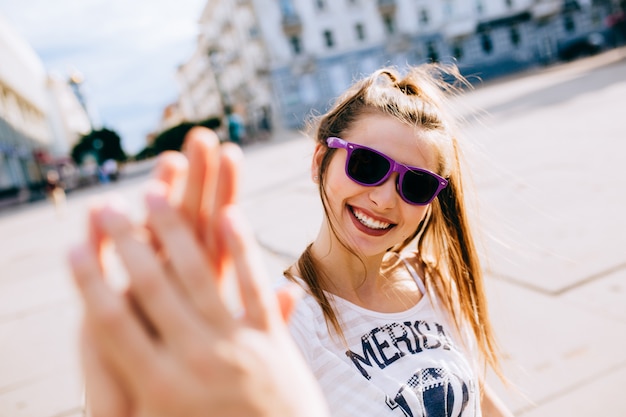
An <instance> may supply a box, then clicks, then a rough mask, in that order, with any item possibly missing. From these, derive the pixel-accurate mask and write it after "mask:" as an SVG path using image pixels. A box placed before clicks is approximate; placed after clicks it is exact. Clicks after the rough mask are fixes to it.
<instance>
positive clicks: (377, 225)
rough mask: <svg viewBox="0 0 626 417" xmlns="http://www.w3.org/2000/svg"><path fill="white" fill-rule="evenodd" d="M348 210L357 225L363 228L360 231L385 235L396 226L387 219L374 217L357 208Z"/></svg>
mask: <svg viewBox="0 0 626 417" xmlns="http://www.w3.org/2000/svg"><path fill="white" fill-rule="evenodd" d="M348 208H349V210H350V213H352V217H353V219H354V220H355V224H357V226H361V227H359V229H361V230H363V231H366V232H368V233H370V234H377V235H378V234H383V233H385V232H387V231H388V230H390V229H391V228H393V227H394V226H395V224H394V223H391V222H390V221H388V220H387V219H382V218H375V217H372V216H371V215H370V214H368V213H366V212H364V211H363V210H361V209H359V208H357V207H352V206H348Z"/></svg>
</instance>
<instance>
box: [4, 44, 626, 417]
mask: <svg viewBox="0 0 626 417" xmlns="http://www.w3.org/2000/svg"><path fill="white" fill-rule="evenodd" d="M455 106H456V108H457V109H458V112H459V113H460V114H461V115H463V116H464V117H465V122H464V124H463V125H462V129H461V133H462V136H463V138H464V140H466V141H467V142H468V143H467V145H468V146H467V148H468V152H467V154H466V157H467V162H468V167H469V168H470V169H469V170H468V172H470V173H471V174H470V177H469V181H468V183H469V185H470V187H472V188H473V189H474V192H473V193H472V195H471V196H470V197H471V201H472V203H471V207H472V215H473V217H474V220H475V223H476V226H477V227H478V230H479V237H480V240H479V244H480V246H481V248H482V249H481V251H482V253H483V258H484V267H485V269H486V271H487V279H488V281H487V290H488V299H489V303H490V309H491V314H492V317H493V320H494V325H495V329H496V334H497V335H498V337H499V340H500V343H501V345H502V348H503V352H504V359H503V366H504V371H505V374H506V375H507V376H508V377H509V378H510V380H511V385H512V387H511V388H506V387H504V386H503V384H501V383H499V382H498V381H497V379H495V378H494V377H493V376H492V375H490V376H489V381H490V382H491V383H492V384H493V385H494V386H495V389H496V390H497V391H498V393H500V394H501V395H502V397H503V398H504V400H505V402H506V403H507V404H508V405H509V406H510V407H511V409H512V410H513V411H514V412H515V415H516V416H524V417H548V416H555V415H562V416H569V417H583V416H585V417H587V416H596V415H601V416H604V417H623V416H625V415H626V402H623V401H621V398H620V396H621V390H622V389H621V388H622V387H624V386H626V355H625V353H624V352H626V307H625V306H626V250H625V248H626V233H624V231H625V230H626V217H625V216H624V210H625V209H626V192H625V191H624V190H625V189H626V173H625V172H624V170H623V166H624V160H623V159H624V155H625V153H626V141H625V140H624V139H626V134H625V129H624V126H625V125H624V118H625V117H626V113H625V109H626V49H618V50H613V51H609V52H606V53H603V54H601V55H598V56H595V57H591V58H586V59H583V60H580V61H577V62H573V63H569V64H565V65H560V66H554V67H549V68H545V69H542V70H534V71H533V72H530V73H527V74H524V75H521V76H515V77H511V78H508V79H503V80H498V81H495V82H491V83H489V84H486V85H484V86H479V87H478V88H477V89H476V90H475V91H472V92H470V93H467V94H464V95H463V97H461V98H460V99H457V100H456V101H455ZM312 151H313V142H312V140H310V139H307V138H304V137H303V136H302V135H301V134H299V133H297V132H281V133H279V134H277V136H276V137H275V138H274V139H273V140H272V141H270V142H269V143H258V144H252V145H251V146H249V147H247V148H246V149H245V154H246V168H245V172H244V176H243V185H242V203H243V207H244V210H245V211H246V213H247V215H248V217H249V219H250V221H251V223H252V226H253V228H254V230H255V233H256V236H257V238H258V240H259V242H260V244H261V245H262V247H263V249H264V253H265V254H266V258H265V259H266V262H267V267H268V270H269V273H270V276H274V277H279V276H280V274H281V271H282V269H283V268H284V267H286V266H287V265H289V263H291V262H293V261H294V260H295V259H297V257H298V255H299V253H300V252H301V251H302V250H303V249H304V247H305V245H306V244H307V242H309V241H311V240H312V239H313V238H314V237H315V234H316V232H317V229H318V226H319V223H320V221H321V216H322V210H321V204H320V203H319V198H318V196H317V192H316V188H315V186H314V184H313V183H312V181H311V178H310V173H309V164H310V157H311V155H312ZM145 178H146V176H145V175H144V176H142V175H139V176H133V177H132V178H128V179H123V180H122V181H120V182H119V183H115V184H107V185H102V186H99V187H96V188H92V189H87V190H81V191H77V192H74V193H70V194H69V195H68V200H67V207H65V209H64V210H62V211H61V212H60V213H57V212H56V211H55V209H54V207H53V206H52V204H51V203H50V202H48V201H42V202H38V203H35V204H32V205H30V206H22V207H19V208H11V209H7V210H4V211H0V236H2V238H1V240H0V245H1V246H0V249H1V250H0V265H1V268H2V269H1V271H2V272H1V274H0V417H61V416H64V417H76V416H80V415H82V411H81V398H82V384H81V378H80V373H79V364H78V353H77V346H76V345H77V341H76V334H77V325H78V322H79V316H80V308H81V307H80V303H79V301H78V299H77V297H76V294H75V293H74V289H73V287H72V284H71V281H70V277H69V272H68V268H67V265H66V262H65V256H66V255H65V254H66V252H67V248H68V247H69V246H70V245H71V244H72V243H75V242H78V241H80V239H82V238H83V237H84V234H85V230H84V229H85V222H86V220H85V213H86V208H87V206H88V205H89V204H90V201H92V199H93V198H96V197H102V195H105V194H106V193H107V192H115V193H119V194H121V195H122V196H123V197H124V198H126V199H127V200H128V201H129V203H130V206H131V207H133V208H134V210H135V213H134V214H135V215H136V216H137V217H138V218H139V217H140V216H141V215H142V202H141V186H142V182H143V181H144V180H145Z"/></svg>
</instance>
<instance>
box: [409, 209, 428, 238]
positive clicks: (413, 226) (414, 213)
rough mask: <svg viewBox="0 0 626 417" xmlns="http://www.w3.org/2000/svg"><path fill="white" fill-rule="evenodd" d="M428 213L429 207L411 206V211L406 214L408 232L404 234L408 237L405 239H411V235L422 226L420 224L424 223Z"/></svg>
mask: <svg viewBox="0 0 626 417" xmlns="http://www.w3.org/2000/svg"><path fill="white" fill-rule="evenodd" d="M427 213H428V206H411V207H409V210H408V211H407V212H406V216H407V217H405V218H406V219H409V220H407V222H406V228H407V231H406V232H404V234H405V235H406V236H405V237H409V236H410V235H411V234H413V233H414V232H415V231H416V230H417V227H418V226H419V225H420V223H421V222H422V220H423V219H424V218H425V217H426V214H427Z"/></svg>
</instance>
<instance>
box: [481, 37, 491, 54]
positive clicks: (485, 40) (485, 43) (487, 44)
mask: <svg viewBox="0 0 626 417" xmlns="http://www.w3.org/2000/svg"><path fill="white" fill-rule="evenodd" d="M480 43H481V46H482V47H483V52H485V53H486V54H490V53H491V51H493V42H492V41H491V34H489V33H483V34H482V35H481V37H480Z"/></svg>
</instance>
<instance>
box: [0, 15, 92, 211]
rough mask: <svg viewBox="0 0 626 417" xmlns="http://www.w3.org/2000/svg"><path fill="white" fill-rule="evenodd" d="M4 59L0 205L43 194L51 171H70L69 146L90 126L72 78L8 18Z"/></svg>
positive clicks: (3, 24)
mask: <svg viewBox="0 0 626 417" xmlns="http://www.w3.org/2000/svg"><path fill="white" fill-rule="evenodd" d="M0 62H2V65H0V203H3V202H4V203H6V202H7V201H9V202H24V201H29V200H31V199H35V198H40V197H42V196H43V192H44V186H45V177H46V174H47V171H48V170H55V171H58V172H57V174H60V176H63V174H69V171H68V170H71V167H69V166H68V163H70V161H69V160H68V158H67V154H68V152H69V149H70V147H71V146H72V145H73V143H75V142H76V140H78V138H79V136H80V135H81V134H84V133H86V132H88V131H89V128H90V124H89V121H88V117H87V115H86V113H85V111H84V109H83V108H82V107H81V106H80V104H79V103H78V100H77V97H76V96H75V95H74V93H73V92H72V90H71V88H70V87H69V85H68V83H67V81H63V80H61V79H60V78H59V77H55V76H49V75H48V74H47V73H46V70H45V69H44V66H43V64H42V62H41V60H40V59H39V57H38V56H37V54H36V53H35V51H34V50H33V49H32V47H31V46H30V45H29V44H28V43H27V42H26V41H25V40H24V39H23V38H22V37H21V36H20V35H19V34H18V33H17V31H16V30H15V29H14V28H12V27H11V25H10V24H9V23H8V22H7V21H6V20H5V19H4V18H3V17H2V16H0ZM4 203H3V204H4Z"/></svg>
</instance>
